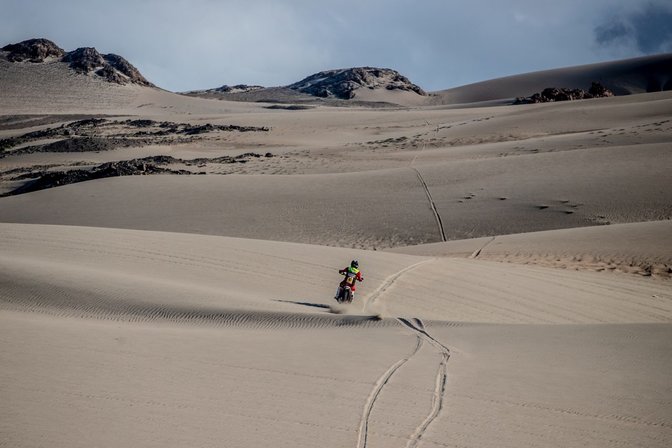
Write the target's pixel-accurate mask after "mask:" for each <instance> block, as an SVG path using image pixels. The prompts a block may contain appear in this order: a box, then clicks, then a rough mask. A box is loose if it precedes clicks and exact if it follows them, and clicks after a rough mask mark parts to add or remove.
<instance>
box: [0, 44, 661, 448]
mask: <svg viewBox="0 0 672 448" xmlns="http://www.w3.org/2000/svg"><path fill="white" fill-rule="evenodd" d="M668 66H669V55H661V56H659V57H652V58H647V59H640V60H634V61H632V60H631V61H621V62H618V63H610V64H603V65H598V66H592V67H578V68H574V69H562V70H559V71H554V72H549V73H536V74H530V75H521V76H519V77H514V78H509V79H504V80H495V81H492V82H488V83H482V84H480V85H474V86H465V87H464V88H462V89H457V90H453V91H446V92H441V93H440V94H439V96H438V97H434V100H436V101H437V104H434V105H423V104H415V103H414V104H409V105H408V106H409V107H406V108H402V107H398V108H390V107H388V108H374V107H367V106H366V104H365V102H359V103H354V104H353V103H350V106H349V107H328V106H324V105H320V106H318V107H315V108H312V109H305V110H289V109H268V108H266V107H265V106H267V104H263V103H251V102H250V103H245V102H232V101H216V100H208V99H203V98H193V97H186V96H182V95H177V94H173V93H171V92H166V91H162V90H159V89H152V88H147V87H138V86H118V85H114V84H109V83H103V82H102V81H100V80H97V79H94V78H89V77H87V76H85V75H78V74H74V73H72V72H70V71H68V69H67V68H66V67H65V66H64V65H56V64H49V63H45V64H36V65H30V64H28V63H25V64H24V63H17V64H8V63H7V62H6V61H4V60H0V72H1V74H0V76H1V77H2V82H3V87H5V85H9V86H11V88H3V89H0V105H1V106H0V109H1V110H0V114H1V115H2V116H0V139H6V138H13V137H20V136H24V135H25V134H26V133H29V132H31V131H39V130H45V129H47V128H55V127H59V126H62V125H65V126H67V125H69V124H70V123H72V122H75V121H78V120H84V119H87V118H93V117H97V118H99V119H101V120H102V121H100V122H99V123H100V126H98V125H96V126H98V127H96V126H89V127H86V126H84V127H80V128H81V129H79V128H78V127H77V126H74V127H66V128H62V130H64V129H67V130H68V133H67V134H66V133H65V132H56V133H53V132H52V133H50V134H49V136H48V138H46V137H44V134H38V135H42V136H43V137H40V138H42V140H40V138H37V140H34V139H33V140H31V139H32V137H30V138H26V139H23V140H21V145H20V146H16V147H14V146H12V141H14V140H11V141H9V142H8V141H3V142H2V143H1V145H0V147H2V151H3V153H2V154H1V157H0V192H1V193H7V192H11V191H13V190H14V189H16V188H18V187H21V186H25V185H30V184H31V182H33V181H35V180H36V179H38V180H39V179H42V178H43V177H48V173H50V172H54V171H70V170H88V169H91V168H92V167H96V166H98V165H100V164H103V163H108V162H113V163H116V162H120V161H126V162H127V161H131V160H134V159H139V158H143V157H150V156H151V157H154V158H153V159H148V160H145V161H141V162H142V163H141V166H142V167H143V169H142V170H139V171H134V173H135V174H145V175H128V176H121V177H109V178H105V179H98V180H92V181H86V182H79V183H70V184H68V185H65V186H55V187H53V188H48V189H44V190H41V191H34V192H31V193H26V194H19V195H15V196H10V197H3V198H0V365H1V366H2V368H0V397H1V399H0V446H18V447H24V446H25V447H28V446H31V447H32V446H54V447H73V446H82V447H85V446H86V447H89V446H102V447H107V446H110V447H112V446H115V447H116V446H119V445H129V446H143V447H145V446H146V447H152V446H162V447H163V446H175V445H184V446H203V447H209V446H213V447H214V446H218V447H219V446H229V447H249V446H268V445H273V446H280V447H283V446H287V447H290V446H291V447H313V446H316V445H318V446H329V447H331V446H334V447H341V446H356V447H358V448H363V447H365V446H366V447H369V448H373V447H379V446H380V447H396V446H399V447H401V446H406V447H419V446H438V447H442V446H460V447H520V446H543V447H556V446H563V447H565V446H577V447H578V446H591V447H613V446H647V447H667V446H670V445H671V444H672V430H671V429H670V428H672V420H671V413H670V410H671V407H670V403H672V390H671V389H670V381H669V374H668V372H669V371H670V370H672V358H671V357H670V353H672V346H671V344H672V337H670V336H672V334H671V333H672V290H671V289H670V280H669V276H670V266H671V265H672V260H670V250H669V248H670V247H671V243H672V241H670V235H672V232H671V230H672V229H670V219H671V218H672V208H671V206H670V204H672V196H671V193H670V188H669V187H670V180H669V172H670V170H671V169H672V150H671V147H670V135H672V114H671V111H672V92H655V93H646V94H644V93H642V94H633V95H629V96H619V97H613V98H605V99H596V100H587V101H581V102H571V103H558V104H539V105H529V106H503V105H502V103H503V102H502V101H497V100H496V99H497V98H503V97H510V96H515V95H527V94H530V93H532V92H533V91H535V90H539V89H540V88H543V87H547V85H545V84H546V83H548V82H550V81H553V83H556V82H557V83H558V85H559V86H562V87H573V86H574V85H573V84H572V83H573V82H576V83H581V85H577V87H584V88H585V87H587V86H584V85H583V84H584V81H586V80H588V81H587V82H589V81H592V80H594V79H593V78H594V77H595V75H596V74H597V73H601V74H604V75H605V76H607V75H608V76H609V77H611V78H609V79H611V80H612V81H614V82H616V83H617V84H618V86H620V88H622V89H625V90H627V92H629V93H636V92H642V91H644V90H647V89H648V88H649V87H650V86H648V84H647V83H648V82H649V81H650V80H651V79H653V78H655V79H653V80H654V81H656V80H657V82H659V84H660V85H661V86H663V87H664V86H665V83H666V82H667V81H666V80H665V79H663V78H661V77H658V78H656V76H658V75H660V74H661V73H663V72H664V73H668V72H669V69H667V68H666V67H668ZM661 70H662V71H661ZM665 70H667V72H665ZM664 73H663V74H664ZM652 76H653V78H651V77H652ZM661 76H662V75H661ZM600 80H602V79H600ZM570 81H571V82H570ZM560 83H561V84H562V85H560ZM534 86H539V87H534ZM647 86H648V87H647ZM532 87H534V88H532ZM522 88H525V91H521V92H520V93H518V92H519V90H518V89H522ZM492 89H494V90H492ZM528 89H531V90H532V91H528ZM625 90H624V91H623V92H621V93H624V92H625ZM653 90H655V89H653ZM489 99H490V100H492V99H495V101H490V102H487V101H486V102H485V103H479V104H475V103H472V104H469V105H468V106H459V105H455V104H454V103H455V102H473V101H482V100H489ZM395 101H398V102H401V99H396V100H395ZM442 103H443V104H442ZM339 106H343V104H339ZM369 106H373V105H371V104H370V105H369ZM126 119H133V120H135V119H143V120H154V124H150V125H147V126H143V127H139V128H135V127H133V126H131V125H128V124H127V125H123V124H120V123H121V122H122V121H124V120H126ZM161 122H170V123H173V125H174V124H176V123H177V124H180V125H179V126H178V127H181V128H189V129H192V128H200V127H205V128H208V129H206V130H204V131H203V132H201V131H202V130H198V133H197V134H194V135H195V136H192V134H185V133H179V132H177V131H174V130H173V131H170V132H163V131H164V130H165V129H170V128H171V126H172V127H174V126H173V125H171V124H168V125H166V126H165V127H164V128H161V125H160V124H158V123H161ZM206 124H211V125H213V126H210V127H208V126H205V125H206ZM228 125H236V126H250V127H257V128H264V129H267V130H264V131H263V132H262V131H259V132H239V131H234V130H226V129H229V128H226V126H228ZM218 126H219V127H218ZM171 132H172V134H171ZM113 137H114V138H125V139H127V140H124V142H126V143H127V144H121V145H116V146H115V144H113V143H114V141H113ZM78 138H93V139H101V140H99V142H103V143H100V145H98V146H95V145H94V146H91V147H88V146H86V144H80V143H82V141H78V142H76V143H78V144H77V145H75V144H74V143H73V144H72V145H70V146H72V147H73V148H75V149H76V150H77V151H81V152H44V151H43V149H44V148H41V147H40V148H33V149H30V148H31V145H39V144H45V143H53V142H56V141H60V140H61V139H63V140H66V139H78ZM106 139H107V140H106ZM134 139H135V140H134ZM83 141H84V142H85V143H86V142H87V140H83ZM110 141H112V143H110V144H106V143H105V142H108V143H109V142H110ZM138 142H140V143H141V144H140V143H138ZM65 143H67V142H65ZM65 143H62V146H63V147H64V148H66V149H67V148H68V147H69V146H68V144H65ZM70 143H72V142H70ZM3 145H4V146H3ZM17 148H19V149H18V150H17ZM27 148H28V150H26V149H27ZM246 153H255V154H256V155H257V156H259V157H257V156H255V155H247V156H244V157H242V158H236V157H237V156H241V155H243V154H246ZM266 153H269V154H270V155H269V156H268V157H266V156H265V154H266ZM162 156H166V157H165V160H169V161H170V162H166V164H164V165H161V164H160V163H159V162H153V161H152V160H155V159H156V160H161V159H162V158H163V157H162ZM170 157H172V159H170ZM152 163H157V164H158V165H157V166H158V167H160V168H170V169H171V170H173V171H171V172H178V171H177V170H181V171H179V172H183V174H182V175H173V174H161V175H159V174H151V173H152V172H154V171H152V170H145V169H144V168H145V165H142V164H146V165H147V166H149V165H151V164H152ZM154 168H156V167H154ZM160 172H166V171H160ZM184 172H189V173H192V174H191V175H190V174H184ZM201 173H204V175H197V174H201ZM122 174H123V173H122ZM66 178H67V176H66V177H62V178H59V179H66ZM606 224H609V225H606ZM474 237H476V238H474ZM479 237H480V238H479ZM465 238H472V239H465ZM445 240H447V241H445ZM451 240H452V241H451ZM423 243H427V244H423ZM329 246H331V247H329ZM380 249H393V250H385V251H382V250H380ZM353 258H357V259H358V260H359V261H360V265H361V266H362V270H363V273H364V277H365V280H364V282H363V283H362V284H361V285H360V286H359V288H358V292H357V296H356V299H355V302H354V304H352V305H349V306H342V305H338V304H336V302H335V301H334V299H333V298H332V297H333V295H334V292H335V288H336V285H337V284H338V282H339V281H340V278H341V277H340V276H339V275H338V273H337V269H339V268H342V267H344V266H345V265H346V264H347V263H348V262H349V261H350V260H352V259H353Z"/></svg>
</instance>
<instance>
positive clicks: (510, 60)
mask: <svg viewBox="0 0 672 448" xmlns="http://www.w3.org/2000/svg"><path fill="white" fill-rule="evenodd" d="M2 4H3V6H2V14H0V43H2V44H6V43H10V42H18V41H20V40H23V39H28V38H31V37H46V38H48V39H51V40H53V41H54V42H56V43H57V44H59V45H60V46H61V47H63V48H65V49H66V50H73V49H75V48H77V47H81V46H95V47H96V48H98V49H99V50H100V51H101V52H103V53H117V54H120V55H122V56H124V57H126V58H127V59H128V60H129V61H131V62H132V63H133V64H134V65H136V66H137V67H138V68H139V69H140V70H141V72H142V73H143V74H144V75H145V76H146V77H147V78H148V79H150V80H151V81H152V82H154V83H155V84H157V85H159V86H161V87H164V88H167V89H170V90H176V91H183V90H191V89H199V88H208V87H216V86H220V85H222V84H238V83H246V84H261V85H266V86H273V85H285V84H289V83H291V82H294V81H298V80H299V79H301V78H303V77H305V76H308V75H310V74H312V73H314V72H316V71H319V70H326V69H330V68H341V67H353V66H361V65H373V66H381V67H388V68H393V69H396V70H399V71H400V72H401V73H402V74H404V75H406V76H408V77H409V78H410V79H411V80H412V81H413V82H415V83H417V84H419V85H420V86H422V87H423V88H425V89H427V90H430V91H431V90H439V89H445V88H449V87H454V86H458V85H461V84H467V83H471V82H477V81H481V80H485V79H490V78H495V77H500V76H507V75H513V74H517V73H524V72H529V71H534V70H543V69H549V68H556V67H563V66H570V65H578V64H587V63H593V62H599V61H602V60H605V58H606V59H610V58H612V57H613V55H610V54H605V51H604V49H605V48H615V47H618V48H619V49H620V50H619V52H618V57H632V56H638V55H640V54H642V53H643V52H644V50H642V49H641V48H639V47H642V48H647V49H650V48H655V47H656V45H658V44H659V42H660V41H659V40H655V39H654V38H653V37H651V36H649V34H650V33H649V34H647V33H646V32H645V31H646V29H647V27H654V25H655V26H656V27H657V28H656V29H658V31H657V32H658V33H659V34H661V33H662V34H663V35H666V34H665V32H664V31H665V30H664V23H663V22H662V21H659V22H656V16H655V14H657V13H659V11H658V10H654V15H653V16H651V14H649V15H647V14H646V11H647V5H649V4H650V0H629V1H628V2H627V8H626V7H625V6H623V5H624V2H623V0H591V1H590V2H586V1H585V0H563V1H562V2H558V1H557V0H508V1H507V2H494V1H492V0H422V1H418V0H366V1H362V0H338V1H328V2H327V1H318V0H191V1H187V0H115V1H114V2H110V1H109V0H67V1H59V2H55V1H53V0H2ZM619 11H620V15H619V14H618V13H619ZM607 12H611V13H613V14H616V18H615V19H613V20H611V21H604V22H602V23H599V24H597V25H598V28H599V27H602V28H600V30H601V31H600V33H601V34H600V36H601V37H600V39H601V42H600V43H599V44H598V45H593V46H591V45H590V43H591V42H597V41H598V35H597V33H598V31H597V29H596V27H595V25H596V23H595V22H594V21H592V19H591V18H593V17H605V14H606V13H607ZM635 13H639V14H640V15H641V16H642V17H643V19H641V20H640V19H639V18H638V17H639V16H636V15H634V14H635ZM665 17H667V16H665ZM640 21H643V24H640ZM619 23H620V24H622V25H623V27H625V29H626V31H627V32H626V33H625V34H624V35H623V36H624V37H623V38H621V37H619V36H620V35H621V34H623V30H622V29H619V27H618V26H615V25H617V24H619ZM656 23H657V25H656ZM668 23H669V22H668ZM638 30H641V31H638ZM619 33H621V34H619ZM667 35H669V34H667ZM647 36H649V37H647ZM619 39H620V40H619ZM652 39H653V40H652ZM621 40H623V41H624V42H621ZM658 46H660V45H658ZM661 48H663V49H665V48H666V47H665V46H664V45H662V46H661ZM653 51H655V50H653Z"/></svg>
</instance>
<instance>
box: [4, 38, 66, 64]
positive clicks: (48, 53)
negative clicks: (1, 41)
mask: <svg viewBox="0 0 672 448" xmlns="http://www.w3.org/2000/svg"><path fill="white" fill-rule="evenodd" d="M1 50H2V51H8V52H9V54H8V55H7V59H8V60H9V61H10V62H22V61H30V62H44V60H45V59H47V58H49V57H55V58H60V57H63V55H64V54H65V51H63V49H62V48H61V47H59V46H58V45H56V44H55V43H53V42H52V41H50V40H48V39H28V40H24V41H23V42H19V43H16V44H9V45H5V46H4V47H2V48H1Z"/></svg>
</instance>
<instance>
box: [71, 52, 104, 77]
mask: <svg viewBox="0 0 672 448" xmlns="http://www.w3.org/2000/svg"><path fill="white" fill-rule="evenodd" d="M62 61H63V62H68V63H69V64H70V67H71V68H72V69H74V70H75V71H76V72H79V73H90V72H92V71H94V70H96V69H98V68H100V67H103V66H104V65H105V60H104V59H103V55H101V54H100V53H98V50H96V49H95V48H93V47H82V48H78V49H76V50H75V51H70V52H68V53H66V55H65V56H63V59H62Z"/></svg>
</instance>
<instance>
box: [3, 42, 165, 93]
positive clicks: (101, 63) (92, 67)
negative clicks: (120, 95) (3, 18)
mask: <svg viewBox="0 0 672 448" xmlns="http://www.w3.org/2000/svg"><path fill="white" fill-rule="evenodd" d="M2 50H3V51H7V52H9V54H8V55H7V60H9V61H10V62H21V61H24V60H30V61H31V62H44V61H45V59H46V58H47V57H54V58H57V60H58V59H59V58H60V61H61V62H65V63H67V64H69V65H70V68H72V69H73V70H75V71H76V72H78V73H83V74H85V75H88V74H92V73H93V74H95V75H97V76H100V77H101V78H103V79H105V80H106V81H109V82H113V83H116V84H129V83H130V84H139V85H142V86H148V87H154V84H152V83H151V82H149V81H147V79H146V78H145V77H144V76H142V74H141V73H140V71H139V70H138V69H137V68H135V67H134V66H133V65H132V64H131V63H130V62H128V61H127V60H126V59H124V58H123V57H121V56H119V55H116V54H112V53H110V54H100V53H99V52H98V50H96V49H95V48H93V47H82V48H78V49H76V50H74V51H69V52H67V53H66V52H64V51H63V49H61V48H59V47H58V46H57V45H56V44H55V43H53V42H52V41H50V40H47V39H30V40H25V41H23V42H19V43H17V44H10V45H6V46H4V47H3V48H2Z"/></svg>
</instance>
